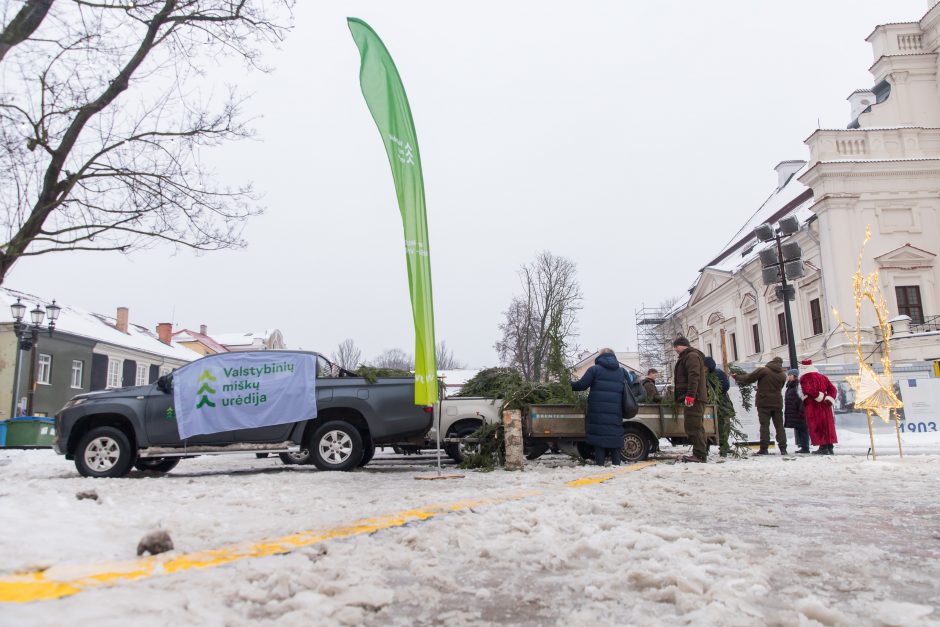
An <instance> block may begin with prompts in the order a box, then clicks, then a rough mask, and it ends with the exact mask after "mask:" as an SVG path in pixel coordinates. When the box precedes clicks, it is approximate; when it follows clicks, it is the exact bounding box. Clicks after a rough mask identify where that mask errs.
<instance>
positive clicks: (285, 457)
mask: <svg viewBox="0 0 940 627" xmlns="http://www.w3.org/2000/svg"><path fill="white" fill-rule="evenodd" d="M277 456H278V457H280V458H281V461H282V462H284V463H285V464H287V465H288V466H292V465H294V464H296V465H298V466H305V465H306V464H309V463H311V459H310V450H309V449H305V448H302V449H300V450H299V451H291V452H290V453H278V454H277Z"/></svg>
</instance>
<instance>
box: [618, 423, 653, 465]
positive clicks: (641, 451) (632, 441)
mask: <svg viewBox="0 0 940 627" xmlns="http://www.w3.org/2000/svg"><path fill="white" fill-rule="evenodd" d="M650 448H651V446H650V441H649V438H647V437H646V434H645V433H644V432H643V431H641V430H640V429H637V428H636V427H627V428H626V429H624V433H623V448H622V449H621V451H620V456H621V457H622V458H623V460H624V461H627V462H631V463H632V462H641V461H643V460H645V459H646V458H647V457H649V456H650Z"/></svg>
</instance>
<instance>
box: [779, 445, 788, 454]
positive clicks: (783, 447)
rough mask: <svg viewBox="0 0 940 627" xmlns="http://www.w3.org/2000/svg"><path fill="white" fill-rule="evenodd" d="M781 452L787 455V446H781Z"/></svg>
mask: <svg viewBox="0 0 940 627" xmlns="http://www.w3.org/2000/svg"><path fill="white" fill-rule="evenodd" d="M780 454H781V455H784V456H785V455H786V454H787V447H785V446H781V447H780Z"/></svg>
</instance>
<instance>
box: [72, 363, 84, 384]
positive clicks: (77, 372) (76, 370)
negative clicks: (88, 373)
mask: <svg viewBox="0 0 940 627" xmlns="http://www.w3.org/2000/svg"><path fill="white" fill-rule="evenodd" d="M84 371H85V362H84V361H80V360H78V359H73V360H72V387H73V388H77V389H81V388H82V374H84Z"/></svg>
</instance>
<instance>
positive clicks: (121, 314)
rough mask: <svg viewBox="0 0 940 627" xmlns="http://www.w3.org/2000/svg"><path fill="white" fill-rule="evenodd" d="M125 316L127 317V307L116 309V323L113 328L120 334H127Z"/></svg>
mask: <svg viewBox="0 0 940 627" xmlns="http://www.w3.org/2000/svg"><path fill="white" fill-rule="evenodd" d="M127 316H128V311H127V307H118V308H117V321H116V322H115V324H114V326H115V327H116V328H117V330H118V331H120V332H121V333H127Z"/></svg>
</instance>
